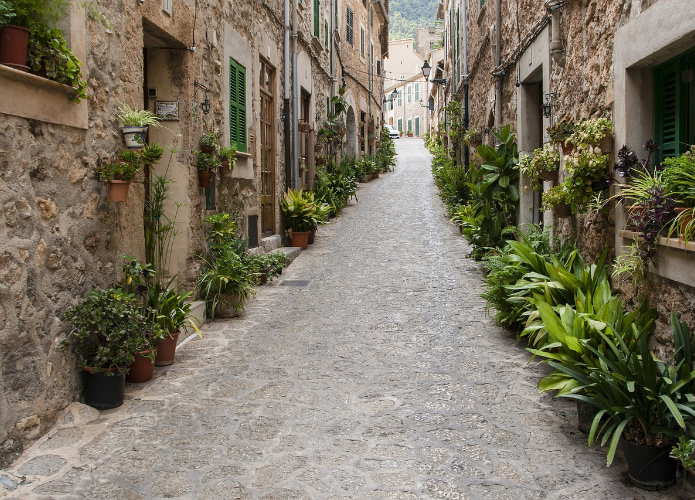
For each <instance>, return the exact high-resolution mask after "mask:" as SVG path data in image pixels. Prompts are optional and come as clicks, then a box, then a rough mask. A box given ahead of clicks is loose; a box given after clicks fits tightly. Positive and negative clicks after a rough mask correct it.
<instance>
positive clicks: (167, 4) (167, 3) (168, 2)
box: [162, 0, 173, 15]
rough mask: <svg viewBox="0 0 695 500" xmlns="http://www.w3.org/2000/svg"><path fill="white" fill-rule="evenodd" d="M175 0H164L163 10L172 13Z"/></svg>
mask: <svg viewBox="0 0 695 500" xmlns="http://www.w3.org/2000/svg"><path fill="white" fill-rule="evenodd" d="M172 1H173V0H162V10H163V11H164V12H166V13H167V14H169V15H171V2H172Z"/></svg>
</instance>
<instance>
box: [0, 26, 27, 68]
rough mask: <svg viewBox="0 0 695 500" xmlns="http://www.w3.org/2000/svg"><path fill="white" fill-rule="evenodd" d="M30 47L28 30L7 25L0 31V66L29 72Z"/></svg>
mask: <svg viewBox="0 0 695 500" xmlns="http://www.w3.org/2000/svg"><path fill="white" fill-rule="evenodd" d="M28 45H29V30H28V29H26V28H22V27H20V26H14V25H7V26H5V27H4V28H2V29H0V64H4V65H6V66H10V67H12V68H15V69H19V70H22V71H29V66H27V48H28Z"/></svg>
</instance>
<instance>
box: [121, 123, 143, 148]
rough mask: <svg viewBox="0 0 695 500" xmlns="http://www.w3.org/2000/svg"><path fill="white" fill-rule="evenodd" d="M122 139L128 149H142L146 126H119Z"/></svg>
mask: <svg viewBox="0 0 695 500" xmlns="http://www.w3.org/2000/svg"><path fill="white" fill-rule="evenodd" d="M121 132H123V140H124V141H125V145H126V147H127V148H128V149H142V148H143V147H145V140H146V139H147V127H121Z"/></svg>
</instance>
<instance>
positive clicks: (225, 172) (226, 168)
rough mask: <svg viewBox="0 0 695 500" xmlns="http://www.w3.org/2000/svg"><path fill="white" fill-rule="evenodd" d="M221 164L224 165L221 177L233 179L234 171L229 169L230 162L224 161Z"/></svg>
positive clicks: (221, 168) (221, 169)
mask: <svg viewBox="0 0 695 500" xmlns="http://www.w3.org/2000/svg"><path fill="white" fill-rule="evenodd" d="M220 164H221V165H222V166H221V167H220V177H231V176H232V169H231V168H229V160H222V161H221V162H220Z"/></svg>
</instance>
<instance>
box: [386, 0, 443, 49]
mask: <svg viewBox="0 0 695 500" xmlns="http://www.w3.org/2000/svg"><path fill="white" fill-rule="evenodd" d="M438 3H439V2H438V0H391V1H390V2H389V39H390V40H392V41H393V40H402V39H403V38H411V37H413V36H415V30H416V29H418V28H425V27H427V26H433V25H435V24H436V22H437V19H436V17H437V5H438Z"/></svg>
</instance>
